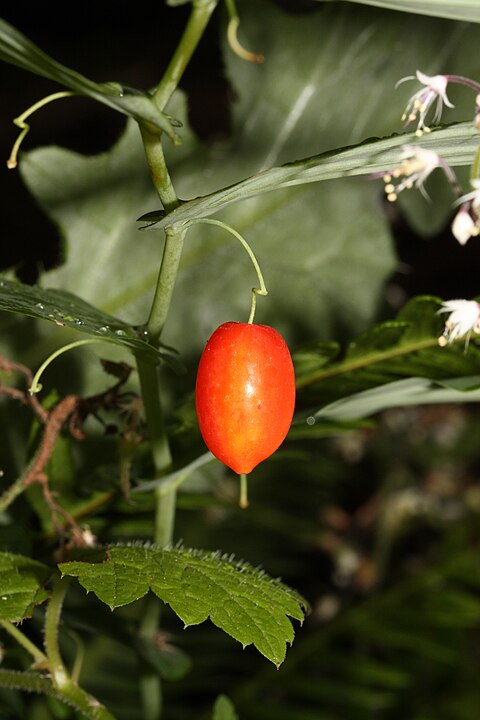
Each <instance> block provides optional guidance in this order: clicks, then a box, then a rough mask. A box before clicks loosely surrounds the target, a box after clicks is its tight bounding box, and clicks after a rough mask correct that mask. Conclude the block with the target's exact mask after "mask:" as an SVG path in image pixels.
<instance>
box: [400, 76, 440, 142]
mask: <svg viewBox="0 0 480 720" xmlns="http://www.w3.org/2000/svg"><path fill="white" fill-rule="evenodd" d="M415 77H416V79H417V80H418V81H419V82H421V83H422V85H423V86H424V87H422V88H421V89H420V90H417V92H416V93H414V94H413V95H412V96H411V98H410V99H409V101H408V103H407V107H406V108H405V112H404V113H403V115H402V120H403V121H404V122H405V125H409V124H410V123H411V122H415V121H416V120H417V118H418V125H417V130H416V133H415V134H416V135H418V136H420V135H423V133H424V132H430V128H429V127H428V126H427V125H425V120H426V118H427V115H428V113H429V111H430V108H431V107H432V105H433V103H435V102H436V107H435V111H434V114H433V117H432V122H433V123H434V124H436V123H438V122H439V120H440V118H441V116H442V110H443V105H444V104H445V105H446V106H447V107H449V108H453V107H454V105H452V103H451V102H450V100H449V99H448V97H447V85H448V77H447V76H446V75H432V76H430V75H425V73H422V72H420V70H417V72H416V74H415V76H414V75H408V76H407V77H404V78H402V79H401V80H399V81H398V82H397V84H396V85H395V87H398V86H399V85H400V84H401V83H403V82H406V81H407V80H415Z"/></svg>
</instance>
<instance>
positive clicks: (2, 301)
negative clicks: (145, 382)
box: [0, 279, 163, 360]
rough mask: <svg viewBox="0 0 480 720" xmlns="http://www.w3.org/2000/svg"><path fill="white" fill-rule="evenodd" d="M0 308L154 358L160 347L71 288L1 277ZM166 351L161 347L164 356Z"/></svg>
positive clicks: (157, 354) (156, 356)
mask: <svg viewBox="0 0 480 720" xmlns="http://www.w3.org/2000/svg"><path fill="white" fill-rule="evenodd" d="M0 310H3V311H4V312H13V313H18V314H20V315H27V316H29V317H35V318H39V319H42V320H48V321H49V322H52V323H55V325H59V326H62V327H69V328H72V329H74V330H78V331H79V332H81V333H86V334H88V335H92V336H95V337H98V338H101V339H102V340H105V341H107V342H111V343H114V344H115V345H121V346H123V347H127V348H129V349H130V350H131V351H135V352H141V353H143V354H144V355H146V356H147V357H150V358H151V359H152V360H156V359H157V358H158V356H159V353H158V352H157V350H156V349H155V348H154V347H153V346H152V345H149V344H148V343H147V342H146V341H145V340H143V339H142V337H141V331H139V332H136V331H135V330H134V328H132V327H131V326H130V325H128V324H127V323H125V322H123V321H122V320H119V319H118V318H115V317H113V316H112V315H109V314H107V313H105V312H102V311H101V310H99V309H98V308H96V307H94V306H93V305H90V304H89V303H87V302H85V301H84V300H82V299H81V298H79V297H77V296H76V295H73V294H72V293H70V292H68V291H67V290H54V289H48V290H46V289H44V288H40V287H37V286H33V287H32V286H31V285H24V284H22V283H20V282H17V281H12V280H8V279H0ZM162 354H163V351H162V350H160V355H162Z"/></svg>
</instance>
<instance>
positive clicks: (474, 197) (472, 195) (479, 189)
mask: <svg viewBox="0 0 480 720" xmlns="http://www.w3.org/2000/svg"><path fill="white" fill-rule="evenodd" d="M470 185H471V186H472V187H473V190H472V191H471V192H469V193H466V194H465V195H462V197H459V198H458V200H457V202H456V204H457V205H460V203H466V202H468V203H470V204H471V206H472V207H473V209H474V210H477V211H480V179H476V180H470Z"/></svg>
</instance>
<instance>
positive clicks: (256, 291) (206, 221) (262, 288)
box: [186, 218, 268, 324]
mask: <svg viewBox="0 0 480 720" xmlns="http://www.w3.org/2000/svg"><path fill="white" fill-rule="evenodd" d="M200 224H203V225H215V226H216V227H219V228H222V229H223V230H226V231H227V232H229V233H230V235H233V237H234V238H236V239H237V240H238V241H239V242H240V243H241V245H242V247H243V248H244V250H245V251H246V253H247V255H248V257H249V258H250V260H251V262H252V265H253V267H254V269H255V272H256V273H257V278H258V283H259V287H254V288H252V302H251V305H250V315H249V317H248V323H249V324H252V323H253V320H254V318H255V308H256V306H257V295H264V296H265V295H268V290H267V287H266V285H265V280H264V279H263V274H262V271H261V269H260V265H259V264H258V260H257V258H256V257H255V254H254V252H253V250H252V248H251V247H250V245H249V244H248V242H247V241H246V240H245V238H244V237H243V235H240V233H239V232H238V231H237V230H235V228H232V227H231V226H230V225H227V224H226V223H224V222H222V221H221V220H213V219H212V218H196V219H195V220H190V221H189V222H188V223H187V224H186V227H191V226H192V225H200Z"/></svg>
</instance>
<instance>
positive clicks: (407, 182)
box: [373, 145, 456, 202]
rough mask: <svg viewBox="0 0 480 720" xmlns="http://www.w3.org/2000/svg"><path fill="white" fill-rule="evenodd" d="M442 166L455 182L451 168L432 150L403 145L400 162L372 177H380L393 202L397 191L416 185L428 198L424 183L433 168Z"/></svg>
mask: <svg viewBox="0 0 480 720" xmlns="http://www.w3.org/2000/svg"><path fill="white" fill-rule="evenodd" d="M437 167H439V168H442V169H443V171H444V172H445V174H446V176H447V178H448V179H449V180H450V181H451V182H452V184H456V178H455V175H454V174H453V171H452V170H451V168H450V167H449V166H448V165H447V164H446V163H445V162H444V161H443V160H442V159H441V158H440V156H439V155H437V153H436V152H434V151H433V150H426V149H425V148H422V147H420V146H418V145H403V147H402V152H401V154H400V162H399V164H398V165H396V166H395V167H394V168H391V169H389V170H387V171H386V172H385V173H378V174H375V175H374V176H373V177H382V178H383V181H384V183H385V193H386V197H387V200H388V201H389V202H395V200H396V199H397V198H398V195H399V193H401V192H402V191H403V190H410V189H411V188H412V187H416V188H418V189H419V190H420V192H421V193H422V195H423V196H424V197H425V198H426V199H429V198H428V194H427V191H426V190H425V187H424V183H425V180H426V179H427V178H428V176H429V175H430V174H431V173H432V172H433V171H434V170H435V168H437Z"/></svg>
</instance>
